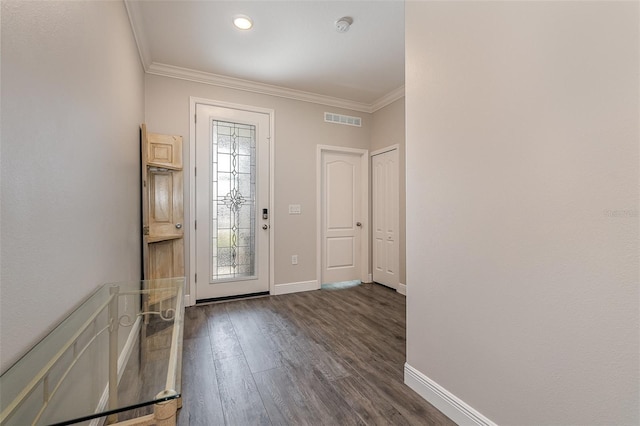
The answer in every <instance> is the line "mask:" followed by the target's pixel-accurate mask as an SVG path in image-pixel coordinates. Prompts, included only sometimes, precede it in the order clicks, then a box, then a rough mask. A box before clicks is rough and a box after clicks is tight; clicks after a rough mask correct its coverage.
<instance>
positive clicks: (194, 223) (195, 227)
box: [193, 220, 198, 229]
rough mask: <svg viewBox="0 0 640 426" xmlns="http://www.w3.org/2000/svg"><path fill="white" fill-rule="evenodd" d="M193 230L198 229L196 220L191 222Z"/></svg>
mask: <svg viewBox="0 0 640 426" xmlns="http://www.w3.org/2000/svg"><path fill="white" fill-rule="evenodd" d="M193 229H198V221H197V220H194V221H193Z"/></svg>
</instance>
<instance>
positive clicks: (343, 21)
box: [336, 16, 353, 33]
mask: <svg viewBox="0 0 640 426" xmlns="http://www.w3.org/2000/svg"><path fill="white" fill-rule="evenodd" d="M351 24H353V19H352V18H350V17H348V16H345V17H343V18H340V19H338V20H337V21H336V31H337V32H339V33H346V32H347V31H349V27H351Z"/></svg>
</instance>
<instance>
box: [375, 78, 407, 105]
mask: <svg viewBox="0 0 640 426" xmlns="http://www.w3.org/2000/svg"><path fill="white" fill-rule="evenodd" d="M403 97H404V84H403V85H402V86H400V87H398V88H397V89H395V90H392V91H391V92H389V93H387V94H386V95H384V96H383V97H381V98H380V99H378V100H377V101H375V102H374V103H373V104H371V112H376V111H377V110H379V109H382V108H384V107H386V106H387V105H389V104H391V103H393V102H395V101H397V100H398V99H401V98H403Z"/></svg>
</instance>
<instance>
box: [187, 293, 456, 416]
mask: <svg viewBox="0 0 640 426" xmlns="http://www.w3.org/2000/svg"><path fill="white" fill-rule="evenodd" d="M184 331H185V333H184V352H183V369H182V395H183V401H182V403H183V407H182V409H181V410H180V411H179V412H178V425H181V426H186V425H231V426H244V425H453V424H454V423H453V422H451V421H450V420H449V419H448V418H447V417H446V416H444V415H443V414H442V413H440V412H439V411H438V410H436V409H435V408H433V407H432V406H431V405H430V404H429V403H427V402H426V401H424V400H423V399H422V398H420V397H419V396H418V395H417V394H416V393H415V392H413V391H412V390H411V389H409V388H408V387H407V386H406V385H404V383H403V367H404V362H405V300H404V297H403V296H401V295H399V294H398V293H396V292H395V291H393V290H391V289H388V288H386V287H383V286H380V285H377V284H361V285H358V286H354V287H350V288H343V289H332V290H328V289H323V290H318V291H311V292H305V293H296V294H289V295H283V296H269V297H262V298H255V299H246V300H237V301H230V302H224V303H216V304H210V305H201V306H195V307H190V308H187V309H186V313H185V330H184Z"/></svg>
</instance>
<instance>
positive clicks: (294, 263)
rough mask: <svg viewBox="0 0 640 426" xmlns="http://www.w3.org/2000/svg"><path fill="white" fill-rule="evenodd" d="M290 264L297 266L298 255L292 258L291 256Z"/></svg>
mask: <svg viewBox="0 0 640 426" xmlns="http://www.w3.org/2000/svg"><path fill="white" fill-rule="evenodd" d="M291 264H292V265H297V264H298V255H297V254H294V255H293V256H291Z"/></svg>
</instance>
